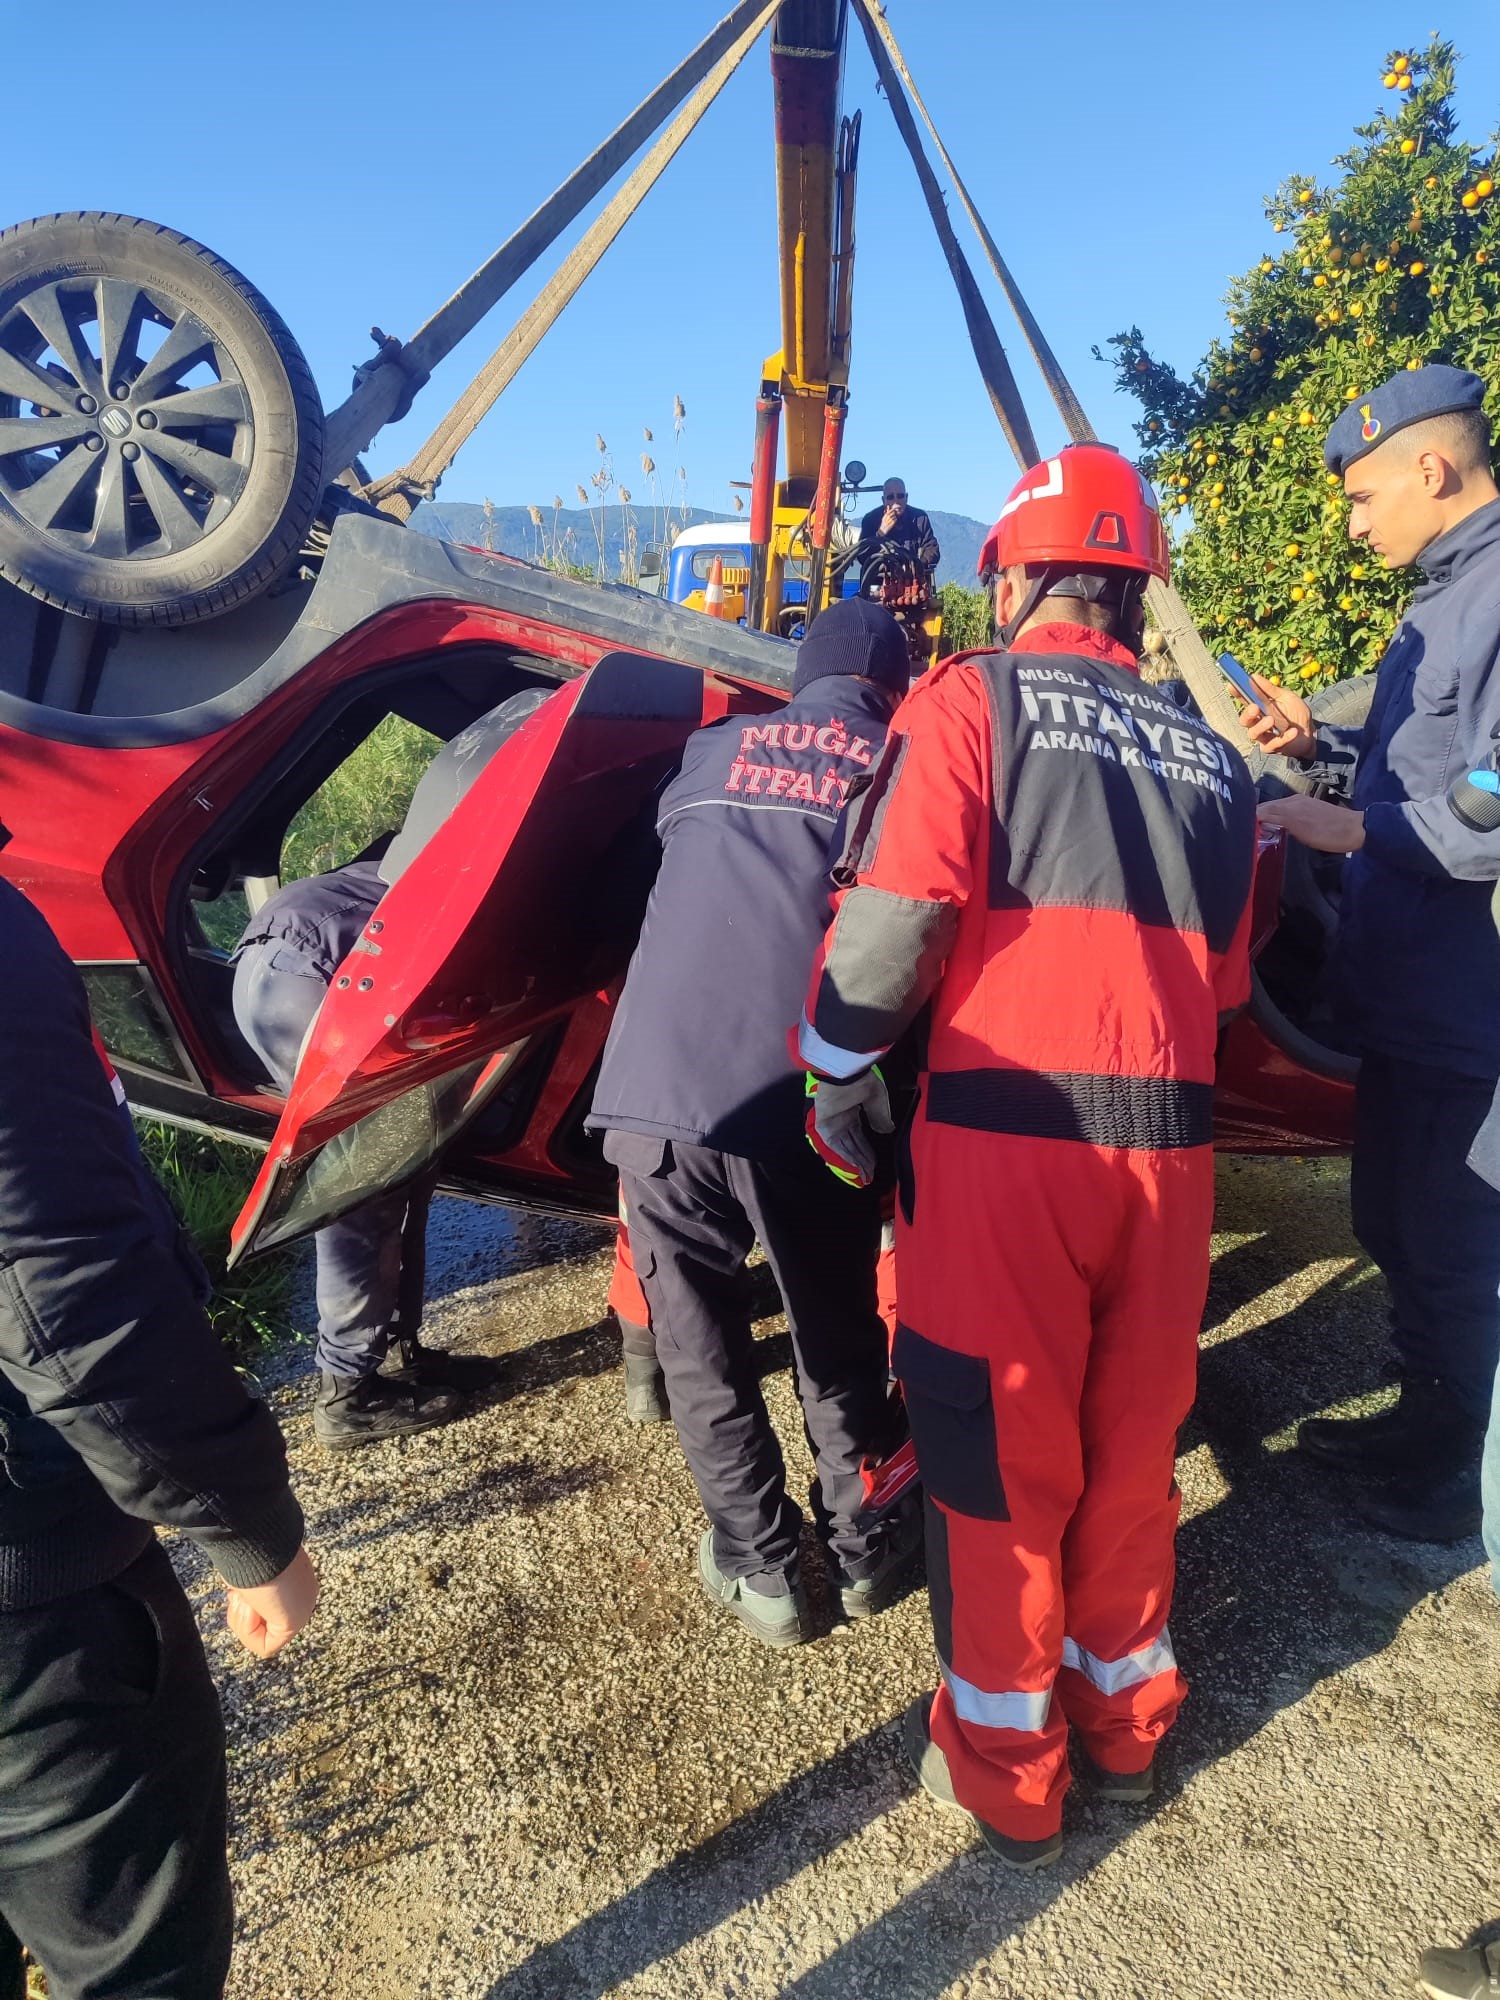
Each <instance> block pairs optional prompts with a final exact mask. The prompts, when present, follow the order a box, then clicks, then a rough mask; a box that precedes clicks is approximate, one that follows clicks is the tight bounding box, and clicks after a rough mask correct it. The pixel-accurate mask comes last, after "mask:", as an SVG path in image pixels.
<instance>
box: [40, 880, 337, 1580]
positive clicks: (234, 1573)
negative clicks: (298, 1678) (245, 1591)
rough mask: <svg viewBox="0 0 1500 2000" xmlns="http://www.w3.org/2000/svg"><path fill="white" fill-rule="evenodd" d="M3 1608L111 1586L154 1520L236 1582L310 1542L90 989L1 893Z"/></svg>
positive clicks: (266, 1419) (49, 938)
mask: <svg viewBox="0 0 1500 2000" xmlns="http://www.w3.org/2000/svg"><path fill="white" fill-rule="evenodd" d="M0 960H3V963H4V966H5V978H4V980H3V981H0V1613H3V1612H5V1611H8V1610H24V1609H28V1608H30V1607H31V1606H34V1605H38V1604H46V1603H50V1602H51V1601H52V1600H53V1599H55V1598H58V1597H64V1596H67V1595H69V1594H70V1593H72V1592H73V1591H78V1590H84V1589H87V1588H89V1587H90V1586H92V1585H93V1584H96V1583H104V1582H107V1581H108V1580H109V1579H110V1578H111V1577H113V1576H117V1575H118V1574H119V1573H120V1571H121V1570H123V1569H125V1568H127V1567H128V1566H129V1564H131V1563H132V1562H134V1561H135V1560H136V1558H137V1557H138V1556H139V1555H140V1554H141V1552H142V1550H143V1549H145V1548H146V1547H147V1546H148V1544H149V1543H150V1540H151V1532H152V1526H153V1524H154V1525H157V1526H162V1527H175V1528H180V1529H181V1530H182V1531H183V1533H184V1534H187V1535H190V1536H191V1537H192V1538H193V1539H194V1540H195V1541H197V1542H198V1543H200V1544H201V1545H202V1547H203V1548H204V1550H205V1552H206V1553H207V1554H208V1555H209V1556H210V1557H211V1558H212V1560H213V1562H214V1564H215V1566H216V1568H217V1569H218V1571H219V1573H220V1575H221V1576H223V1578H224V1579H225V1581H226V1582H228V1583H230V1584H234V1585H238V1586H241V1587H248V1586H251V1585H255V1584H262V1583H269V1582H270V1580H271V1578H272V1577H274V1576H276V1575H278V1574H279V1573H280V1571H282V1570H283V1569H285V1567H286V1565H287V1564H288V1563H289V1562H290V1561H291V1559H292V1557H293V1556H294V1555H295V1554H296V1553H297V1549H298V1546H299V1544H300V1542H301V1540H302V1515H301V1513H300V1511H299V1510H298V1506H297V1502H296V1501H295V1500H294V1499H293V1497H292V1493H291V1489H290V1487H289V1486H288V1484H287V1474H286V1453H285V1450H284V1449H283V1446H282V1442H281V1433H280V1432H279V1431H278V1430H277V1428H276V1424H275V1422H274V1420H273V1419H272V1417H271V1415H270V1413H269V1411H268V1410H267V1409H266V1407H265V1405H264V1404H263V1403H260V1402H257V1401H255V1400H254V1399H253V1398H252V1397H250V1396H249V1395H247V1394H246V1392H245V1387H244V1384H243V1383H242V1382H241V1380H240V1378H239V1376H238V1375H237V1374H236V1373H235V1371H234V1368H233V1366H232V1365H231V1363H230V1360H229V1357H228V1355H227V1354H226V1353H225V1352H224V1350H223V1348H222V1347H221V1346H220V1345H219V1342H218V1340H217V1339H216V1338H215V1337H214V1334H213V1332H212V1330H211V1328H210V1327H209V1325H208V1322H207V1321H206V1320H205V1319H204V1317H203V1312H202V1309H201V1307H200V1306H199V1304H198V1291H197V1286H198V1280H199V1278H200V1276H201V1272H200V1268H199V1266H198V1265H197V1261H196V1259H195V1258H194V1257H193V1256H192V1255H191V1253H190V1252H188V1251H187V1250H186V1246H185V1245H184V1244H183V1243H182V1239H181V1232H180V1231H179V1230H178V1228H177V1226H176V1223H175V1220H174V1219H173V1217H172V1214H171V1211H170V1209H169V1208H168V1206H167V1203H166V1201H165V1199H164V1197H163V1196H162V1194H161V1191H160V1189H159V1188H158V1187H157V1186H156V1184H155V1182H154V1181H153V1180H152V1178H151V1176H150V1175H149V1174H148V1172H147V1170H146V1167H145V1165H144V1163H143V1162H142V1160H141V1156H140V1153H139V1150H138V1149H137V1146H136V1143H135V1134H134V1132H133V1130H132V1129H131V1124H130V1114H129V1112H128V1111H126V1110H125V1108H124V1106H123V1104H122V1103H118V1102H117V1101H116V1099H115V1097H114V1095H113V1093H112V1091H111V1087H110V1080H109V1078H108V1076H107V1075H106V1073H105V1069H104V1065H103V1064H102V1063H101V1062H100V1060H99V1055H98V1051H97V1050H96V1049H95V1047H94V1043H93V1039H92V1036H91V1032H90V1027H89V1010H88V1002H87V999H86V998H85V996H84V991H83V984H82V982H81V980H80V979H79V977H78V974H77V973H76V972H75V971H74V969H73V967H72V966H71V965H70V964H69V963H68V960H67V958H66V957H65V955H64V953H63V950H62V947H61V946H60V945H59V944H58V942H57V940H56V938H54V937H53V935H52V933H51V931H50V930H49V929H48V928H47V925H46V924H45V922H44V921H43V919H42V917H41V916H40V915H39V913H38V912H37V911H36V910H35V909H33V907H32V906H31V904H30V903H28V902H27V901H26V899H25V897H24V896H22V895H21V894H20V892H19V891H18V890H16V889H14V888H12V887H11V885H10V884H9V883H8V882H0Z"/></svg>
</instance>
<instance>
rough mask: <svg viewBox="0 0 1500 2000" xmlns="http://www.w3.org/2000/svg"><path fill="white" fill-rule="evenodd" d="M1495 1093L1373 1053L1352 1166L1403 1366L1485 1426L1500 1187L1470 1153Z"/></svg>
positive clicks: (1495, 1309)
mask: <svg viewBox="0 0 1500 2000" xmlns="http://www.w3.org/2000/svg"><path fill="white" fill-rule="evenodd" d="M1494 1095H1495V1087H1494V1084H1493V1083H1492V1082H1491V1083H1486V1082H1483V1081H1481V1080H1480V1079H1479V1078H1477V1077H1469V1076H1459V1075H1457V1074H1455V1073H1454V1072H1452V1071H1450V1070H1442V1069H1431V1068H1429V1067H1428V1066H1427V1065H1425V1064H1422V1063H1407V1062H1397V1061H1393V1060H1391V1059H1390V1058H1387V1057H1385V1056H1367V1057H1366V1058H1365V1060H1364V1062H1363V1063H1362V1064H1361V1066H1360V1075H1359V1086H1358V1091H1357V1093H1356V1102H1355V1126H1354V1161H1353V1168H1352V1172H1351V1176H1350V1198H1351V1203H1352V1208H1353V1217H1354V1233H1355V1235H1356V1236H1357V1237H1358V1238H1359V1241H1360V1243H1361V1245H1362V1246H1363V1247H1364V1249H1365V1250H1366V1251H1368V1253H1369V1255H1370V1257H1371V1258H1372V1259H1373V1260H1374V1262H1375V1263H1376V1264H1378V1265H1379V1266H1380V1269H1381V1270H1382V1271H1383V1272H1384V1274H1385V1279H1386V1283H1387V1284H1388V1285H1389V1286H1390V1292H1391V1305H1392V1322H1393V1323H1392V1338H1393V1340H1394V1343H1395V1348H1396V1358H1397V1360H1398V1362H1399V1363H1400V1366H1401V1369H1402V1372H1403V1373H1404V1374H1408V1375H1427V1376H1437V1377H1438V1378H1439V1379H1440V1380H1441V1381H1442V1382H1443V1383H1444V1384H1445V1385H1446V1386H1447V1388H1448V1389H1449V1391H1450V1392H1451V1393H1452V1395H1453V1397H1454V1398H1455V1400H1456V1401H1457V1402H1459V1403H1460V1404H1461V1405H1462V1406H1463V1407H1464V1409H1466V1410H1467V1411H1468V1412H1469V1413H1470V1414H1471V1415H1472V1416H1473V1417H1474V1418H1475V1419H1476V1421H1477V1422H1478V1423H1479V1424H1480V1425H1481V1427H1482V1426H1483V1425H1484V1423H1485V1422H1486V1421H1487V1420H1488V1417H1489V1412H1490V1401H1491V1397H1492V1394H1493V1391H1494V1386H1495V1368H1496V1364H1497V1362H1500V1297H1497V1290H1500V1193H1497V1192H1496V1190H1495V1189H1494V1188H1492V1187H1490V1186H1489V1185H1488V1184H1487V1183H1486V1182H1484V1181H1482V1180H1481V1179H1480V1178H1479V1176H1478V1174H1476V1173H1475V1172H1473V1170H1472V1169H1471V1168H1470V1167H1469V1165H1468V1157H1469V1151H1470V1148H1471V1147H1472V1146H1473V1144H1474V1139H1475V1135H1476V1134H1477V1133H1478V1131H1479V1128H1480V1126H1481V1125H1482V1124H1483V1123H1484V1120H1485V1117H1486V1114H1487V1113H1488V1111H1489V1109H1490V1105H1491V1103H1492V1101H1493V1099H1494Z"/></svg>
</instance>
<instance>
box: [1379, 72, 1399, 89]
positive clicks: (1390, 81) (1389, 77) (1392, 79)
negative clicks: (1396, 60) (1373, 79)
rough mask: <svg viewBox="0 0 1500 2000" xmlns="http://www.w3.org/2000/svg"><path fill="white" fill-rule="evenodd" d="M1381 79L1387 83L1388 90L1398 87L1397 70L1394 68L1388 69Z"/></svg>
mask: <svg viewBox="0 0 1500 2000" xmlns="http://www.w3.org/2000/svg"><path fill="white" fill-rule="evenodd" d="M1380 81H1381V82H1382V83H1383V84H1384V85H1385V87H1386V89H1387V90H1394V89H1395V88H1396V72H1395V71H1394V70H1393V69H1388V70H1387V71H1386V73H1385V75H1384V76H1383V77H1382V78H1381V79H1380Z"/></svg>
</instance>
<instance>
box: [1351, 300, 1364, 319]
mask: <svg viewBox="0 0 1500 2000" xmlns="http://www.w3.org/2000/svg"><path fill="white" fill-rule="evenodd" d="M1364 310H1365V309H1364V307H1363V306H1362V305H1361V304H1360V302H1359V300H1358V299H1356V300H1355V301H1354V303H1353V304H1352V305H1351V306H1350V308H1349V317H1350V318H1351V319H1361V318H1363V316H1364Z"/></svg>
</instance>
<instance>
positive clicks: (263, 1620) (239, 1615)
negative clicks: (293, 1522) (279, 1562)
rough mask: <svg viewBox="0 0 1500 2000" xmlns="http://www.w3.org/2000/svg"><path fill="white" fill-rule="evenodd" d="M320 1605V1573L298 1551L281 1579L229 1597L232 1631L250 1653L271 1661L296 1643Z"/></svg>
mask: <svg viewBox="0 0 1500 2000" xmlns="http://www.w3.org/2000/svg"><path fill="white" fill-rule="evenodd" d="M317 1602H318V1572H317V1571H316V1570H315V1569H314V1568H313V1566H312V1559H311V1558H310V1557H309V1555H308V1553H307V1550H306V1549H298V1551H297V1553H296V1554H295V1555H294V1556H293V1557H292V1559H291V1561H290V1562H289V1563H288V1564H287V1566H286V1568H285V1569H284V1570H283V1571H282V1572H281V1574H280V1576H277V1577H273V1578H272V1579H271V1581H270V1582H269V1583H263V1584H260V1585H259V1586H258V1587H257V1588H256V1589H254V1590H231V1591H230V1593H229V1604H228V1613H229V1629H230V1631H231V1632H232V1633H233V1634H234V1636H235V1638H236V1639H238V1640H239V1642H240V1644H241V1645H242V1646H243V1647H244V1649H245V1651H246V1652H247V1653H254V1655H255V1657H256V1658H257V1659H258V1660H269V1659H270V1657H271V1655H272V1654H273V1653H279V1652H280V1651H281V1649H282V1647H283V1646H284V1645H285V1644H286V1643H287V1641H288V1640H289V1639H295V1638H296V1636H297V1634H298V1633H299V1632H300V1631H301V1630H302V1628H303V1626H304V1625H305V1624H306V1623H307V1621H308V1619H309V1618H311V1617H312V1615H313V1612H314V1610H315V1609H316V1607H317Z"/></svg>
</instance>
